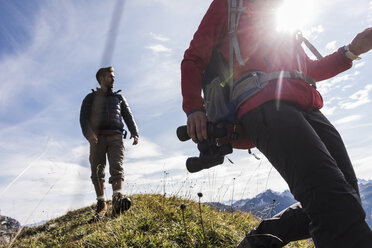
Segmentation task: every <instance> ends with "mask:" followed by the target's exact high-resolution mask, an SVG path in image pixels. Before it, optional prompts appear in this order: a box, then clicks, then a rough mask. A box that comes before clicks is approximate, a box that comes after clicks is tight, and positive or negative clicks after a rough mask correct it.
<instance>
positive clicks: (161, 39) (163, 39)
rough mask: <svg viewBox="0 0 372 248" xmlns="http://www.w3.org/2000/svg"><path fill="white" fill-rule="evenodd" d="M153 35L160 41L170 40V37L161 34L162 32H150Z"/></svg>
mask: <svg viewBox="0 0 372 248" xmlns="http://www.w3.org/2000/svg"><path fill="white" fill-rule="evenodd" d="M150 35H151V37H152V38H154V39H155V40H158V41H163V42H166V41H169V38H167V37H165V36H163V35H161V34H154V33H152V32H151V33H150Z"/></svg>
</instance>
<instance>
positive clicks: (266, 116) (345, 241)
mask: <svg viewBox="0 0 372 248" xmlns="http://www.w3.org/2000/svg"><path fill="white" fill-rule="evenodd" d="M240 123H241V125H242V126H243V127H244V128H245V129H246V131H247V133H248V134H249V136H250V138H251V140H252V141H253V143H254V144H255V145H256V146H257V148H258V149H259V150H260V151H261V152H262V153H263V154H264V155H265V156H266V157H267V158H268V160H269V161H270V163H271V164H272V165H273V166H274V167H275V169H276V170H277V171H278V172H279V173H280V175H281V176H282V177H283V178H284V180H285V181H286V182H287V184H288V186H289V188H290V190H291V192H292V194H293V195H294V197H295V199H296V200H297V201H299V202H300V203H301V204H297V205H294V206H292V207H290V208H288V209H286V210H285V211H283V212H282V213H280V214H279V215H278V216H275V217H274V218H272V219H268V220H266V221H263V222H262V223H261V224H260V225H259V226H258V228H257V229H256V230H254V233H261V234H264V233H267V234H273V235H275V236H277V237H279V238H280V239H282V240H283V246H284V245H285V244H286V243H288V242H290V241H294V240H299V239H304V238H309V237H312V238H313V240H314V243H315V246H316V247H317V248H371V247H372V232H371V230H370V229H369V227H368V225H367V224H366V222H365V212H364V210H363V208H362V206H361V200H360V196H359V190H358V184H357V178H356V176H355V173H354V170H353V167H352V165H351V162H350V159H349V156H348V154H347V151H346V149H345V146H344V144H343V141H342V139H341V137H340V135H339V133H338V132H337V130H336V129H335V128H334V127H333V126H332V124H331V123H330V122H329V121H328V120H327V118H326V117H325V116H324V115H323V114H322V113H321V112H320V111H319V110H306V109H303V108H301V107H299V106H298V105H296V104H293V103H289V102H284V101H280V102H278V101H270V102H267V103H265V104H262V105H261V106H259V107H257V108H255V109H254V110H252V111H249V112H248V113H246V114H245V115H244V116H243V117H242V118H241V119H240ZM301 205H302V206H301ZM268 247H270V246H268Z"/></svg>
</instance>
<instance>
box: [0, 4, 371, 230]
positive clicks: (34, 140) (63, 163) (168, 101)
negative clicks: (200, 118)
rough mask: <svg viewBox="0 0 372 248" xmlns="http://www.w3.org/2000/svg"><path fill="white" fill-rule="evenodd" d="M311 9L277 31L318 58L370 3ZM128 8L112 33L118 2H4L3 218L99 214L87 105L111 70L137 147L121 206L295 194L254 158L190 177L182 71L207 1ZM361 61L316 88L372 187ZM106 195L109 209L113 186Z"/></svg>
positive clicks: (0, 96)
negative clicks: (153, 200) (183, 135)
mask: <svg viewBox="0 0 372 248" xmlns="http://www.w3.org/2000/svg"><path fill="white" fill-rule="evenodd" d="M286 1H290V0H286ZM292 1H293V0H292ZM308 2H309V1H304V0H297V2H296V4H293V3H292V5H290V6H292V10H291V11H289V12H287V13H286V14H282V15H281V16H282V17H283V16H284V17H286V18H285V19H283V18H282V20H281V22H280V23H281V27H282V28H283V27H284V29H285V28H289V27H290V26H293V24H297V25H301V26H299V28H301V30H302V32H303V34H304V36H305V37H307V38H308V39H309V40H310V41H311V42H312V43H313V44H314V45H315V46H316V47H317V48H318V49H319V51H320V52H321V53H322V54H323V55H327V54H329V53H332V52H334V51H335V50H337V49H338V48H339V47H341V46H343V45H345V44H348V43H350V41H351V40H352V39H353V37H355V35H356V34H357V33H359V32H361V31H362V30H364V29H365V28H367V27H369V26H371V25H372V1H370V0H354V1H353V4H352V5H350V1H348V0H334V1H321V0H314V1H311V2H312V5H311V6H309V3H308ZM123 3H124V5H123V6H124V8H123V12H122V15H121V18H117V19H116V20H117V23H116V25H115V27H116V28H117V29H114V31H113V30H111V31H110V23H111V19H112V16H114V15H115V12H114V9H116V10H118V5H116V0H106V1H99V0H90V1H87V0H64V1H59V0H48V1H47V0H33V1H27V0H0V171H1V174H0V214H1V215H5V216H10V217H12V218H15V219H17V220H18V221H20V222H21V224H23V225H24V224H32V223H37V222H40V221H43V220H48V219H51V218H55V217H58V216H61V215H63V214H65V213H66V212H67V211H69V210H73V209H77V208H80V207H84V206H88V205H90V204H93V203H95V201H96V199H95V194H94V189H93V185H92V183H91V181H90V165H89V161H88V156H89V144H88V142H87V141H86V140H85V138H84V137H83V135H82V133H81V129H80V125H79V113H80V106H81V102H82V100H83V98H84V97H85V96H86V95H87V94H88V93H89V92H91V89H95V88H96V87H98V84H97V82H96V80H95V73H96V71H97V70H98V68H100V67H101V66H109V65H112V66H114V68H115V75H116V80H115V89H118V90H119V89H121V90H122V94H123V95H124V96H125V97H126V99H127V101H128V103H129V105H130V107H131V109H132V112H133V114H134V117H135V120H136V122H137V124H138V126H139V129H140V140H139V144H138V145H137V146H132V145H131V142H132V141H131V140H125V147H126V150H125V159H124V171H125V183H124V193H125V194H126V195H131V194H135V193H143V194H144V193H159V194H164V193H166V195H167V196H171V195H177V196H180V197H184V198H187V199H194V200H196V199H197V195H196V193H197V192H202V193H203V194H204V196H203V198H202V200H203V201H204V202H207V201H221V202H231V201H235V200H239V199H245V198H250V197H253V196H255V195H257V194H259V193H261V192H263V191H265V190H266V189H272V190H274V191H278V192H281V191H284V190H286V189H288V187H287V185H286V183H285V182H284V181H283V179H281V177H280V176H279V174H278V173H277V172H276V171H275V169H273V167H272V166H271V165H270V163H269V162H268V161H267V159H266V158H265V157H264V156H263V155H262V154H261V153H260V152H259V151H258V150H257V149H253V152H254V153H255V154H256V155H257V156H258V157H259V158H260V160H257V159H256V158H255V157H254V156H252V155H249V154H248V153H247V151H243V150H235V151H234V153H233V154H231V155H229V156H228V157H229V158H230V159H231V160H232V161H233V162H234V164H231V163H230V162H228V161H227V160H225V163H224V164H222V165H219V166H216V167H214V168H211V169H209V170H204V171H201V172H198V173H194V174H191V173H188V172H187V170H186V168H185V160H186V159H187V157H192V156H198V155H199V152H198V150H197V148H196V146H195V145H194V144H193V143H192V142H191V141H188V142H180V141H178V139H177V137H176V128H177V127H178V126H180V125H184V124H185V123H186V116H185V114H184V113H183V111H182V107H181V104H182V99H181V90H180V63H181V60H182V58H183V53H184V51H185V50H186V49H187V47H188V46H189V43H190V40H191V39H192V36H193V34H194V32H195V31H196V29H197V27H198V25H199V23H200V21H201V19H202V17H203V15H204V13H205V11H206V10H207V9H208V7H209V5H210V3H211V0H203V1H201V0H177V1H171V0H126V1H123ZM294 7H295V9H294ZM292 15H294V17H293V18H295V19H288V17H290V16H292ZM299 19H301V20H302V21H301V22H300V21H299ZM115 30H116V32H115ZM115 34H117V35H116V38H115ZM106 44H109V45H110V46H111V47H110V46H109V49H108V50H107V49H105V46H106ZM110 48H111V49H110ZM104 51H108V52H106V53H104ZM110 54H112V56H108V55H110ZM308 54H309V56H312V55H311V54H310V53H308ZM361 57H362V60H360V61H357V62H355V63H354V65H353V67H352V68H351V69H349V70H348V71H346V72H343V73H341V74H339V75H338V76H336V77H334V78H331V79H329V80H325V81H322V82H319V83H318V90H319V91H320V92H321V93H322V96H323V99H324V102H325V107H324V108H323V109H322V111H323V113H324V114H325V115H326V116H327V117H328V118H329V119H330V120H331V122H332V123H333V124H334V125H335V127H336V128H337V129H338V131H339V132H340V133H341V135H342V137H343V139H344V143H345V144H346V147H347V149H348V152H349V155H350V157H351V159H352V162H353V164H354V167H355V171H356V173H357V176H358V178H361V179H365V180H371V179H372V166H371V164H372V154H371V151H372V116H371V109H372V102H371V92H372V79H371V78H372V70H371V69H370V68H371V66H372V52H370V53H369V54H364V55H362V56H361ZM108 177H109V173H108V168H106V179H107V181H108ZM105 194H106V198H107V199H111V194H112V190H111V187H110V185H109V184H108V183H107V184H106V189H105ZM134 204H135V203H134Z"/></svg>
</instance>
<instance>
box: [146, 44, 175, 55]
mask: <svg viewBox="0 0 372 248" xmlns="http://www.w3.org/2000/svg"><path fill="white" fill-rule="evenodd" d="M146 48H147V49H150V50H151V51H153V52H154V53H170V52H171V51H172V49H170V48H168V47H165V46H164V45H161V44H156V45H151V46H147V47H146Z"/></svg>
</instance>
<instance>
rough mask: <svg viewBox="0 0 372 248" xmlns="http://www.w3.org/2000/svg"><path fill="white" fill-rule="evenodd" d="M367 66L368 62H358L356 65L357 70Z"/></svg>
mask: <svg viewBox="0 0 372 248" xmlns="http://www.w3.org/2000/svg"><path fill="white" fill-rule="evenodd" d="M365 64H366V62H364V61H363V62H356V63H355V68H356V69H359V68H361V67H363V66H365Z"/></svg>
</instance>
